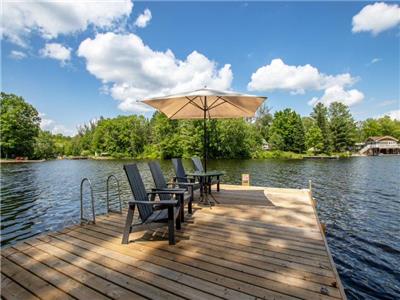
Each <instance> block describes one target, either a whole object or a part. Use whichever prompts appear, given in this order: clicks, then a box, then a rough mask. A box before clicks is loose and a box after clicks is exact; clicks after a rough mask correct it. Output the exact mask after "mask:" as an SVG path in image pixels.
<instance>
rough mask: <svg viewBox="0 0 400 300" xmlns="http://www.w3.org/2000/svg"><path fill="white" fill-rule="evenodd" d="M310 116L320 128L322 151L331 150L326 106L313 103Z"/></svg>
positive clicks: (327, 151)
mask: <svg viewBox="0 0 400 300" xmlns="http://www.w3.org/2000/svg"><path fill="white" fill-rule="evenodd" d="M311 118H313V119H314V121H315V122H316V124H317V126H318V127H319V129H320V130H321V134H322V141H323V149H322V151H323V152H325V153H329V152H331V151H332V139H331V134H330V129H329V119H328V108H327V107H326V106H325V105H324V104H322V103H317V105H315V106H314V108H313V111H312V113H311Z"/></svg>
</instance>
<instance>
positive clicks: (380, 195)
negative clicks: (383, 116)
mask: <svg viewBox="0 0 400 300" xmlns="http://www.w3.org/2000/svg"><path fill="white" fill-rule="evenodd" d="M128 162H129V161H126V160H125V161H121V160H113V161H92V160H80V161H77V160H60V161H49V162H44V163H32V164H5V165H2V166H1V168H2V170H1V231H2V232H1V245H2V246H4V245H8V244H12V243H15V242H17V241H20V240H23V239H26V238H29V237H32V236H34V235H37V234H39V233H42V232H44V231H53V230H58V229H61V228H63V227H64V226H67V225H70V224H73V223H78V222H79V213H80V208H79V186H80V181H81V178H83V177H88V178H90V179H91V180H92V183H93V186H94V192H95V198H96V201H97V203H98V204H97V205H98V209H97V211H98V212H99V213H101V212H104V211H105V191H106V187H105V181H106V179H107V177H108V175H110V174H115V175H116V176H117V177H118V178H119V179H120V180H121V185H122V186H121V188H122V191H123V200H124V202H125V203H126V201H127V200H128V199H129V197H130V195H131V193H130V190H129V187H128V184H127V181H126V178H125V174H124V173H123V170H122V165H123V164H124V163H128ZM138 163H139V168H140V170H141V173H142V175H143V177H144V180H145V182H146V184H148V185H149V187H150V186H151V184H152V182H151V175H150V171H149V169H148V168H147V165H146V162H145V161H139V162H138ZM185 164H186V165H187V168H188V169H189V168H191V165H190V164H189V162H187V161H185ZM209 165H210V169H219V170H224V171H225V172H226V174H227V175H226V176H224V178H223V180H224V182H225V183H232V184H240V183H241V174H242V173H249V174H250V176H251V178H250V179H251V184H252V185H260V186H271V187H291V188H307V187H308V180H309V179H311V180H312V182H313V188H314V197H315V198H316V199H317V200H318V213H319V216H320V219H321V221H322V222H323V223H326V224H327V239H328V243H329V246H330V249H331V251H332V254H333V257H334V260H335V263H336V265H337V268H338V271H339V274H340V277H341V279H342V282H343V284H344V286H345V289H346V294H347V296H348V298H349V299H395V298H397V299H399V298H400V185H399V183H400V157H394V156H387V157H359V158H350V159H340V160H221V161H212V162H210V163H209ZM162 168H163V170H164V172H165V174H166V176H168V177H171V176H172V165H171V164H170V162H169V161H163V162H162ZM88 194H89V193H88V190H86V192H85V201H86V202H88V200H89V198H88ZM114 199H115V195H114Z"/></svg>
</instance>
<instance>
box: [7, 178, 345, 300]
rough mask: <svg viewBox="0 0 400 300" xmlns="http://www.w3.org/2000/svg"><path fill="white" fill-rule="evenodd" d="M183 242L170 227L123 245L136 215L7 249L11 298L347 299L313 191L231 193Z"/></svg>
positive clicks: (238, 189)
mask: <svg viewBox="0 0 400 300" xmlns="http://www.w3.org/2000/svg"><path fill="white" fill-rule="evenodd" d="M214 196H215V197H216V198H217V199H218V200H219V201H220V202H221V203H220V204H218V205H217V206H214V207H212V208H209V207H206V206H198V205H194V214H193V215H187V217H186V222H185V223H184V224H183V226H182V230H178V231H177V232H176V239H177V244H176V245H175V246H169V245H168V244H167V243H166V240H167V230H166V228H165V226H162V225H161V226H160V227H159V228H153V229H152V230H148V229H147V228H146V227H143V228H141V229H139V230H138V231H137V232H135V233H132V235H131V238H132V239H133V240H135V242H131V243H129V244H128V245H122V244H121V237H122V231H123V227H124V222H125V218H126V213H125V212H124V213H122V214H109V215H104V216H98V217H97V218H96V221H97V222H96V224H94V225H84V226H80V225H74V226H70V227H68V228H66V229H64V230H62V231H59V232H53V233H49V234H46V235H41V236H39V237H36V238H33V239H29V240H25V242H22V243H19V244H17V245H15V246H13V247H9V248H6V249H3V250H4V251H2V262H1V266H2V278H1V279H2V289H3V291H2V295H1V296H2V298H4V299H20V298H23V299H36V298H45V299H69V298H77V299H101V298H104V299H105V298H114V299H122V298H130V299H141V298H151V299H178V298H186V299H196V300H201V299H220V298H223V299H248V300H250V299H254V298H263V299H299V298H300V299H327V300H328V299H330V300H335V299H346V295H345V294H344V290H343V287H342V285H341V282H340V279H339V276H338V274H337V271H336V268H335V265H334V263H333V260H332V257H331V255H330V252H329V248H328V246H327V243H326V239H325V237H324V235H323V234H322V230H321V226H320V223H319V220H318V216H317V214H316V211H315V208H314V207H313V205H312V203H311V200H310V194H309V193H308V190H296V189H275V188H263V187H243V186H231V185H221V192H220V193H214Z"/></svg>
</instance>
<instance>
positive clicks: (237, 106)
mask: <svg viewBox="0 0 400 300" xmlns="http://www.w3.org/2000/svg"><path fill="white" fill-rule="evenodd" d="M221 99H222V100H225V101H226V102H228V103H229V104H230V105H232V106H234V107H236V108H238V109H240V110H241V111H243V112H245V113H248V111H247V110H245V109H243V108H241V107H240V106H239V105H236V104H234V103H232V102H231V101H229V100H227V99H224V98H222V97H221Z"/></svg>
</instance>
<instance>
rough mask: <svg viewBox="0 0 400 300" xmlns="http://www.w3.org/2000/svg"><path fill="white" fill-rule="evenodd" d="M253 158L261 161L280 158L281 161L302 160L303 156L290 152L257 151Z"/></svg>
mask: <svg viewBox="0 0 400 300" xmlns="http://www.w3.org/2000/svg"><path fill="white" fill-rule="evenodd" d="M253 158H259V159H270V158H279V159H302V158H303V154H299V153H294V152H289V151H280V150H273V151H257V152H255V155H254V157H253Z"/></svg>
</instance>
